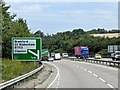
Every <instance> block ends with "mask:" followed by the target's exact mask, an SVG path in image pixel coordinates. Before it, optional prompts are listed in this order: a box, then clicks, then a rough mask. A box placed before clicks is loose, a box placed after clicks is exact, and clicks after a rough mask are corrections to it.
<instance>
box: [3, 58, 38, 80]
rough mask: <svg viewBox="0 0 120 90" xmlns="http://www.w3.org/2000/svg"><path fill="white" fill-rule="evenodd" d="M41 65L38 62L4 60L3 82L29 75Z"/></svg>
mask: <svg viewBox="0 0 120 90" xmlns="http://www.w3.org/2000/svg"><path fill="white" fill-rule="evenodd" d="M39 66H40V65H39V64H38V63H37V62H32V61H31V62H30V61H15V60H14V61H13V60H9V59H3V60H2V82H5V81H8V80H10V79H13V78H16V77H18V76H21V75H23V74H25V73H28V72H30V71H32V70H34V69H36V68H37V67H39Z"/></svg>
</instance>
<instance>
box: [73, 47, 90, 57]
mask: <svg viewBox="0 0 120 90" xmlns="http://www.w3.org/2000/svg"><path fill="white" fill-rule="evenodd" d="M74 55H75V57H77V58H81V59H86V58H89V48H88V47H86V46H79V47H74Z"/></svg>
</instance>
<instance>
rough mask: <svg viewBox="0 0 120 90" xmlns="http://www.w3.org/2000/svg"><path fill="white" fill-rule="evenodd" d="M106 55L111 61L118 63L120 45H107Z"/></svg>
mask: <svg viewBox="0 0 120 90" xmlns="http://www.w3.org/2000/svg"><path fill="white" fill-rule="evenodd" d="M108 53H110V54H111V58H112V60H113V61H120V45H108Z"/></svg>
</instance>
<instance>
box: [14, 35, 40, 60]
mask: <svg viewBox="0 0 120 90" xmlns="http://www.w3.org/2000/svg"><path fill="white" fill-rule="evenodd" d="M41 53H42V40H41V38H27V37H26V38H12V59H13V60H14V59H15V60H22V61H35V60H36V61H37V60H41V57H42V55H41Z"/></svg>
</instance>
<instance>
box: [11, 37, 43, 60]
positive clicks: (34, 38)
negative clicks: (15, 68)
mask: <svg viewBox="0 0 120 90" xmlns="http://www.w3.org/2000/svg"><path fill="white" fill-rule="evenodd" d="M22 38H23V39H33V40H36V39H40V42H41V43H40V53H41V57H40V59H39V60H38V59H36V60H22V59H18V60H16V61H41V60H42V39H41V38H40V37H13V38H12V41H11V42H12V60H15V59H14V58H13V51H14V50H13V48H14V45H13V44H14V42H13V40H14V39H22Z"/></svg>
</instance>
